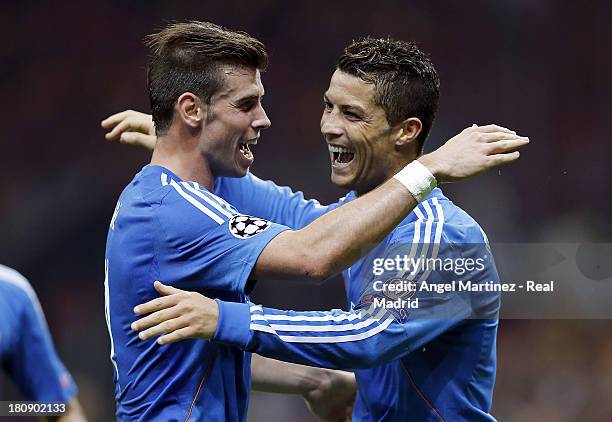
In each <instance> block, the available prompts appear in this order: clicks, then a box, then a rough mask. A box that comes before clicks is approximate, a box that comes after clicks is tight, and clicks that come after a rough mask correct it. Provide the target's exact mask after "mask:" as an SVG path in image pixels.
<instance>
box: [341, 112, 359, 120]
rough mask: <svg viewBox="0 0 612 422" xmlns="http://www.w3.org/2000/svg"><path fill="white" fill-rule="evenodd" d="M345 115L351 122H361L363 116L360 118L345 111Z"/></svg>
mask: <svg viewBox="0 0 612 422" xmlns="http://www.w3.org/2000/svg"><path fill="white" fill-rule="evenodd" d="M344 115H345V116H346V117H348V118H349V119H350V120H361V116H359V115H358V114H355V113H353V112H351V111H345V112H344Z"/></svg>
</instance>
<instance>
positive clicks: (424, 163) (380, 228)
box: [102, 112, 529, 281]
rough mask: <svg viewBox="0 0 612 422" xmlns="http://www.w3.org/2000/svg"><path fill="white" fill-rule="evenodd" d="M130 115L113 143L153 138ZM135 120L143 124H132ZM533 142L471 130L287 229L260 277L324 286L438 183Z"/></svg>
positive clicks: (112, 123)
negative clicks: (127, 136) (131, 136)
mask: <svg viewBox="0 0 612 422" xmlns="http://www.w3.org/2000/svg"><path fill="white" fill-rule="evenodd" d="M123 113H134V112H123ZM130 116H131V117H129V116H128V117H126V115H125V114H123V115H122V113H118V114H116V115H114V116H111V117H109V118H108V119H107V120H105V121H104V122H103V123H102V125H103V126H104V127H107V128H112V130H111V132H110V133H109V134H107V138H109V139H114V138H116V137H117V136H120V135H118V134H119V133H121V132H122V131H123V130H126V127H132V128H134V131H135V132H134V133H142V132H146V131H149V133H150V130H151V128H150V126H147V125H146V120H147V119H146V118H145V117H146V116H147V115H142V113H138V114H137V115H135V116H132V115H130ZM129 118H132V120H134V119H136V120H137V122H136V121H134V122H132V124H130V123H129ZM117 122H119V123H117ZM125 122H128V123H125ZM138 122H140V123H138ZM141 123H142V125H140V124H141ZM121 127H122V129H118V128H121ZM139 130H140V132H139ZM125 133H132V132H125ZM121 136H123V135H121ZM147 136H150V135H147ZM528 142H529V141H528V139H527V138H524V137H520V136H518V135H516V133H514V132H513V131H510V130H508V129H506V128H502V127H499V126H496V125H487V126H482V127H479V126H472V127H470V128H467V129H465V130H463V131H462V132H461V133H460V134H458V135H457V136H455V137H453V138H451V139H450V140H449V141H447V142H446V143H445V144H444V145H443V146H442V147H440V148H439V149H437V150H436V151H434V152H432V153H430V154H427V155H424V156H422V157H420V158H419V159H418V160H417V161H415V162H413V163H410V164H409V165H408V166H406V167H405V168H404V169H403V170H401V171H400V172H399V173H398V174H397V175H396V176H395V177H393V178H391V179H390V180H388V181H387V182H385V183H384V184H382V185H381V186H379V187H378V188H376V189H374V190H373V191H371V192H369V193H367V194H366V195H363V196H362V197H359V198H358V199H356V200H354V201H351V202H349V203H348V204H346V205H344V206H342V207H338V208H336V209H334V210H333V211H331V212H327V213H325V214H324V215H322V216H321V217H319V218H317V219H316V220H314V221H312V222H311V223H310V224H308V225H307V226H305V227H303V228H301V229H299V230H287V231H285V232H283V233H281V234H279V235H277V236H276V237H274V238H273V239H272V240H271V241H270V242H269V243H268V244H267V245H266V247H265V248H264V249H263V251H262V253H261V255H260V256H259V258H258V260H257V263H256V265H255V268H254V273H255V276H256V277H257V278H264V279H265V278H270V279H313V280H317V281H323V280H325V279H327V278H329V277H331V276H332V275H334V274H335V273H337V272H338V271H340V270H342V269H344V268H346V267H348V266H349V265H350V264H352V263H353V262H355V261H356V260H357V259H358V258H360V257H361V256H363V255H364V254H365V253H367V252H368V251H369V250H370V249H372V247H374V246H375V245H376V244H377V243H378V242H380V241H381V240H382V239H384V238H385V237H386V236H387V235H388V234H389V233H390V232H391V231H392V230H393V229H394V228H395V227H396V226H397V224H398V223H399V222H400V221H402V220H403V219H404V218H405V217H406V215H408V213H410V212H411V211H412V210H413V209H414V207H415V206H416V205H417V203H418V201H419V200H421V199H422V198H423V197H424V196H426V195H427V193H429V191H430V190H431V189H432V188H433V187H435V184H436V182H438V183H441V182H448V181H457V180H462V179H465V178H468V177H471V176H474V175H476V174H479V173H481V172H483V171H485V170H487V169H489V168H491V167H494V166H497V165H500V164H505V163H509V162H512V161H514V160H516V159H518V157H519V153H518V152H517V151H516V149H518V148H520V147H522V146H524V145H526V144H527V143H528ZM139 143H141V144H142V142H139ZM400 181H401V182H400ZM415 197H416V199H415Z"/></svg>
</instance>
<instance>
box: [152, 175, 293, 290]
mask: <svg viewBox="0 0 612 422" xmlns="http://www.w3.org/2000/svg"><path fill="white" fill-rule="evenodd" d="M168 187H169V189H168V191H167V194H165V195H164V196H163V198H162V199H161V200H160V201H159V203H158V204H157V205H153V206H154V207H157V211H156V212H154V215H156V216H157V218H158V222H159V230H158V233H157V236H159V239H160V241H159V242H158V248H159V249H160V253H159V254H158V258H157V259H158V260H159V264H158V265H159V277H160V279H161V280H166V281H167V282H169V283H171V284H172V283H173V284H175V285H177V286H178V287H180V288H183V289H189V290H198V289H202V288H206V289H209V290H210V289H212V290H216V291H219V292H220V296H219V297H223V294H222V293H223V292H227V291H230V292H234V293H243V292H244V290H245V285H246V282H247V280H248V279H249V276H250V274H251V271H252V269H253V267H254V266H255V263H256V262H257V259H258V258H259V255H260V254H261V252H262V251H263V249H264V248H265V247H266V245H267V244H268V242H270V240H272V239H273V238H274V237H275V236H276V235H278V234H279V233H281V232H282V231H284V230H287V229H288V228H287V227H286V226H283V225H280V224H276V223H273V222H271V221H269V220H266V219H262V218H258V217H253V216H251V215H246V214H239V213H238V212H237V210H236V209H235V208H234V207H233V206H232V205H230V204H229V203H228V202H227V201H225V200H223V199H221V198H219V197H218V196H216V195H214V194H212V193H210V192H208V191H207V190H206V189H204V188H203V187H201V186H200V185H198V184H196V183H193V182H175V181H171V182H170V183H169V185H168ZM177 264H178V265H177Z"/></svg>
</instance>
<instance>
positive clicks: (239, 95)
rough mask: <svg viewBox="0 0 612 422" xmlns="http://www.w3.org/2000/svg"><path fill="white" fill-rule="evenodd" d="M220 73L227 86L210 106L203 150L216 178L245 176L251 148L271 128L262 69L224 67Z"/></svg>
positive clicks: (215, 96) (201, 146)
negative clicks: (263, 99) (265, 130)
mask: <svg viewBox="0 0 612 422" xmlns="http://www.w3.org/2000/svg"><path fill="white" fill-rule="evenodd" d="M220 72H222V74H223V81H224V83H223V86H222V87H221V88H220V89H219V90H218V91H217V93H215V95H213V97H212V98H211V101H210V104H209V105H208V107H207V116H206V122H205V124H204V126H203V128H202V131H201V133H200V148H201V151H202V154H203V155H204V156H205V157H206V158H207V160H208V162H209V163H210V166H211V170H212V173H213V174H214V176H215V177H219V176H225V177H242V176H244V175H245V174H246V173H247V171H248V170H249V167H250V166H251V164H253V160H254V156H253V152H252V151H251V146H252V145H255V144H257V140H258V139H259V135H260V130H262V129H266V128H268V127H270V120H269V119H268V116H267V115H266V112H265V110H264V109H263V106H262V104H261V99H262V97H263V95H264V88H263V85H262V83H261V75H260V72H259V70H258V69H255V68H252V67H246V66H237V65H224V66H222V67H221V69H220Z"/></svg>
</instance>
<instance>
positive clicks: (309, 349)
mask: <svg viewBox="0 0 612 422" xmlns="http://www.w3.org/2000/svg"><path fill="white" fill-rule="evenodd" d="M215 189H216V191H217V192H218V193H219V194H221V195H222V196H224V197H226V198H231V200H232V203H234V204H238V205H239V206H240V207H241V208H242V209H243V210H244V212H249V213H251V214H254V215H258V216H259V217H262V218H266V219H271V220H274V221H277V222H279V223H282V224H286V225H287V226H290V227H292V228H295V229H297V228H300V227H303V226H304V225H306V224H308V223H309V222H310V221H312V220H313V219H314V218H316V217H318V216H320V215H322V214H323V213H325V212H327V211H329V210H331V209H334V208H336V207H337V206H339V205H341V204H342V203H345V202H348V201H351V200H353V199H354V198H355V194H354V193H353V192H351V193H349V195H347V196H346V197H345V198H343V199H341V200H340V201H339V202H338V203H336V204H333V205H331V206H322V205H321V204H319V203H318V202H317V201H313V200H310V201H306V200H304V198H303V195H302V194H301V193H299V192H298V193H294V192H292V191H291V190H290V189H289V188H282V187H279V186H276V185H275V184H274V183H272V182H268V181H262V180H260V179H258V178H256V177H255V176H253V175H251V174H249V175H247V176H246V177H244V178H241V179H219V180H218V181H217V184H216V188H215ZM250 197H257V198H258V200H257V201H256V202H254V201H253V202H251V201H250V199H249V198H250ZM347 224H350V222H347ZM400 255H404V256H412V257H421V258H423V259H425V260H427V259H432V260H434V261H432V262H438V261H435V260H439V262H448V260H450V261H452V262H457V263H458V262H463V263H465V262H466V260H473V261H474V260H477V259H483V258H484V261H480V262H481V264H482V265H481V267H480V268H471V269H469V268H468V269H467V270H465V269H464V270H462V271H463V272H462V273H461V274H460V275H461V277H457V273H456V271H457V268H454V269H453V268H451V269H450V270H449V269H446V268H445V269H442V268H438V269H435V270H432V268H429V267H423V268H420V269H419V268H417V267H415V268H414V269H413V270H412V271H410V272H408V273H405V272H400V273H399V274H398V273H395V272H393V273H392V274H391V275H395V276H399V278H402V279H406V280H409V281H410V282H412V283H415V285H416V286H419V285H420V283H421V284H422V283H425V285H426V286H433V285H438V284H440V285H443V284H442V283H444V284H446V283H450V282H452V281H457V280H456V279H461V281H467V280H469V281H471V282H473V283H474V284H481V285H485V284H488V285H494V284H498V283H499V277H498V274H497V270H496V267H495V263H494V260H493V258H492V256H491V252H490V250H489V248H488V243H487V239H486V236H485V234H484V232H483V231H482V229H481V228H480V226H479V225H478V224H477V223H476V222H475V221H474V220H473V219H472V218H471V217H470V216H469V215H468V214H467V213H466V212H464V211H463V210H461V209H460V208H459V207H457V206H456V205H454V204H453V203H452V202H451V201H450V200H448V199H447V198H446V197H445V196H444V195H443V194H442V192H441V190H440V189H434V191H433V192H432V193H431V194H430V195H429V196H428V197H427V198H426V199H425V200H424V201H423V202H421V203H420V204H419V205H418V206H417V207H416V208H415V209H414V211H413V212H412V213H410V214H409V215H408V216H407V217H406V218H405V219H404V220H403V221H402V223H400V224H399V225H398V226H397V228H396V229H395V230H394V231H393V232H392V233H391V234H390V235H389V236H387V237H386V238H385V239H384V241H383V242H381V244H379V245H377V246H376V247H375V248H374V249H373V250H372V251H371V252H370V253H369V254H367V255H366V256H365V257H363V258H362V259H360V260H359V261H358V262H357V263H355V264H354V265H353V266H351V267H350V268H348V269H347V270H346V271H344V272H343V276H344V279H345V285H346V289H347V299H348V302H349V304H350V310H349V311H348V312H345V311H341V310H333V311H329V312H293V311H282V310H277V309H271V308H266V307H263V306H259V305H255V304H252V303H246V304H245V303H232V302H230V301H219V304H220V315H219V324H218V328H217V332H216V333H215V338H214V339H215V340H216V341H218V342H220V343H223V344H229V345H234V346H237V347H240V348H242V349H243V350H248V351H250V352H254V353H259V354H261V355H264V356H268V357H272V358H276V359H280V360H286V361H291V362H296V363H301V364H307V365H313V366H322V367H328V368H338V369H354V370H355V375H356V378H357V383H358V395H357V399H356V403H355V408H354V413H353V420H355V421H379V420H385V421H419V422H420V421H442V420H452V421H492V420H494V418H493V417H492V416H491V415H490V414H489V410H490V407H491V402H492V394H493V386H494V381H495V369H496V355H495V344H496V334H497V326H498V314H499V303H500V297H499V293H498V292H496V291H489V292H465V291H464V292H463V293H459V292H457V291H448V292H444V291H443V292H435V291H419V290H417V291H415V292H414V293H412V295H411V296H410V297H408V299H409V300H414V299H417V298H418V299H419V301H420V302H419V305H418V307H417V308H416V309H392V308H384V307H381V306H377V305H376V304H377V302H376V300H377V299H378V300H380V299H381V298H383V296H384V294H383V293H381V292H379V291H376V290H375V289H373V281H374V279H375V278H377V277H375V276H374V275H373V271H372V269H373V267H374V264H375V260H377V259H381V258H383V259H384V258H391V259H393V258H395V257H397V256H400ZM386 275H389V274H386ZM383 277H384V276H383ZM455 288H456V286H455ZM378 303H380V302H378Z"/></svg>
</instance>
